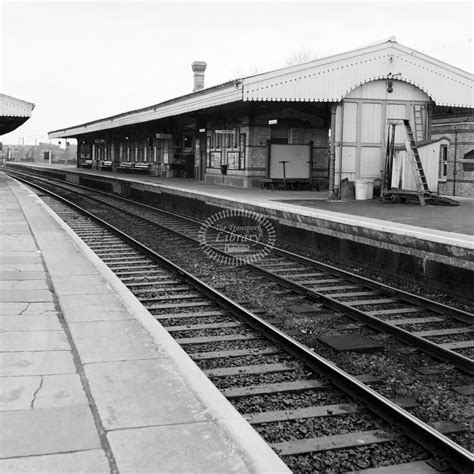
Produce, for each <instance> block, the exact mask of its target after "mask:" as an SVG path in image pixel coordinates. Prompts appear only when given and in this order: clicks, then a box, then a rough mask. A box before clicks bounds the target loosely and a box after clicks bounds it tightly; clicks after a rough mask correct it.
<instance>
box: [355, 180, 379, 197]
mask: <svg viewBox="0 0 474 474" xmlns="http://www.w3.org/2000/svg"><path fill="white" fill-rule="evenodd" d="M354 184H355V198H356V201H363V200H366V199H372V198H373V197H374V182H373V180H371V179H356V180H355V182H354Z"/></svg>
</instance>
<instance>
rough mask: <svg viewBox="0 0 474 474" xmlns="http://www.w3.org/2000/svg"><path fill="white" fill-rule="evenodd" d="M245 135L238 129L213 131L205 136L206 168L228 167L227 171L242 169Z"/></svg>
mask: <svg viewBox="0 0 474 474" xmlns="http://www.w3.org/2000/svg"><path fill="white" fill-rule="evenodd" d="M242 137H245V134H241V133H240V128H232V129H228V130H227V129H224V130H213V131H210V132H209V133H208V136H207V154H208V161H207V162H208V167H209V168H220V166H221V165H228V167H229V169H243V167H244V161H245V155H244V154H245V138H243V143H244V145H243V148H244V149H243V150H242V142H241V140H242Z"/></svg>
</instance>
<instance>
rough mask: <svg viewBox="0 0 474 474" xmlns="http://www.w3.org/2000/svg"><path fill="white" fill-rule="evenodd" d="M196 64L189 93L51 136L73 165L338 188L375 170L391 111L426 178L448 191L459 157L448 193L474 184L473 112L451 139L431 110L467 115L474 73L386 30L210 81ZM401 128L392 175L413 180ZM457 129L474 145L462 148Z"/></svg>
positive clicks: (403, 182)
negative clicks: (326, 52)
mask: <svg viewBox="0 0 474 474" xmlns="http://www.w3.org/2000/svg"><path fill="white" fill-rule="evenodd" d="M192 68H193V71H194V91H193V92H192V93H190V94H187V95H184V96H182V97H178V98H175V99H171V100H169V101H166V102H162V103H159V104H155V105H151V106H149V107H145V108H142V109H139V110H133V111H130V112H125V113H122V114H119V115H115V116H112V117H106V118H103V119H99V120H95V121H93V122H88V123H85V124H81V125H77V126H73V127H69V128H65V129H61V130H55V131H52V132H50V133H49V137H50V138H75V139H77V142H78V152H77V166H78V167H81V166H92V167H97V168H99V167H103V168H110V169H111V170H112V171H113V172H114V171H121V170H122V171H124V170H133V167H132V163H133V164H136V163H140V165H139V166H137V167H136V170H137V171H138V170H144V169H145V170H146V172H147V173H149V174H152V175H154V176H161V177H186V178H194V179H196V180H199V181H205V182H209V183H218V184H224V185H230V186H239V187H251V186H260V185H261V184H262V183H266V182H267V181H269V180H278V179H281V178H283V177H285V178H287V179H293V180H296V181H299V182H301V183H304V184H307V185H308V186H310V187H311V188H313V189H319V190H324V189H327V190H329V195H330V196H335V195H337V193H338V191H339V190H340V188H341V186H340V184H341V181H342V180H344V179H347V180H348V181H349V182H351V181H355V180H356V179H362V178H367V179H373V180H375V179H380V178H381V174H382V172H383V168H384V162H385V156H386V148H387V127H388V126H387V119H409V120H410V123H411V126H412V128H413V131H414V135H415V137H416V140H417V143H418V148H419V152H420V156H421V159H422V162H423V166H424V168H425V173H426V175H427V180H428V184H429V187H430V190H431V191H435V192H440V193H446V194H453V192H452V191H453V187H452V184H451V183H452V176H451V174H452V173H454V172H455V171H456V170H458V168H459V166H463V173H464V174H463V178H462V179H463V186H459V183H460V178H459V176H458V187H457V189H456V188H455V189H454V193H455V194H457V195H459V193H463V194H465V195H472V192H473V187H474V184H473V181H474V170H472V171H469V170H471V167H470V166H465V164H467V165H469V163H470V162H469V160H472V162H473V163H474V157H473V156H472V153H470V154H469V151H472V149H473V148H472V142H473V141H474V140H473V134H474V130H473V127H472V120H471V122H469V123H470V124H471V125H467V126H464V125H463V127H464V128H463V131H462V132H461V131H460V130H461V129H460V128H458V132H456V133H455V134H456V135H457V136H458V141H457V143H456V137H454V135H453V133H451V132H452V131H453V129H452V128H449V130H448V129H447V128H446V127H445V126H444V125H442V123H443V122H442V120H444V119H443V117H442V113H439V114H438V115H439V117H438V116H437V115H436V111H443V110H449V111H451V113H453V114H455V115H456V117H458V116H459V117H460V116H462V117H471V118H472V111H473V107H474V104H473V82H474V81H473V78H474V76H473V75H472V74H470V73H468V72H465V71H462V70H460V69H458V68H456V67H454V66H451V65H449V64H446V63H444V62H442V61H439V60H437V59H434V58H432V57H429V56H427V55H425V54H423V53H420V52H417V51H414V50H413V49H410V48H408V47H406V46H403V45H400V44H398V43H397V42H396V41H395V38H393V37H392V38H390V39H389V40H387V41H383V42H380V43H376V44H373V45H370V46H366V47H363V48H360V49H357V50H354V51H350V52H347V53H343V54H338V55H335V56H331V57H327V58H322V59H317V60H314V61H311V62H308V63H304V64H298V65H294V66H290V67H286V68H283V69H278V70H275V71H270V72H267V73H263V74H258V75H254V76H249V77H244V78H239V79H236V80H232V81H229V82H226V83H224V84H220V85H217V86H214V87H209V88H204V74H205V69H206V64H205V63H203V62H195V63H193V65H192ZM466 123H467V122H466ZM398 132H400V133H398ZM401 132H402V131H401V130H400V131H397V136H396V142H397V143H396V144H397V146H396V149H397V151H396V153H397V160H396V161H397V172H396V173H395V175H394V177H393V181H394V182H392V185H394V186H396V187H403V188H404V189H412V188H413V186H414V178H413V174H412V168H411V166H410V165H409V163H407V159H406V155H407V152H406V150H405V149H404V147H403V142H404V140H403V137H402V134H401ZM461 134H462V135H463V138H462V140H461V138H460V136H461ZM461 141H462V143H471V145H466V146H467V148H469V146H471V150H467V149H464V148H463V149H462V151H461V148H460V147H461V145H460V143H461ZM463 146H464V145H463ZM455 147H457V150H456V153H455V152H454V148H455ZM461 153H463V155H462V156H463V158H462V160H464V161H461V160H460V156H461V155H460V154H461ZM456 157H457V158H456ZM456 159H457V160H458V162H457V164H456V165H454V163H453V161H454V160H456ZM143 164H145V166H144V165H143ZM395 181H396V182H395Z"/></svg>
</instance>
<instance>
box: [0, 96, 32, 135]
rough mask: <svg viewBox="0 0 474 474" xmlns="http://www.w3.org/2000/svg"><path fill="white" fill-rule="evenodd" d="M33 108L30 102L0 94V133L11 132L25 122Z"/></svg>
mask: <svg viewBox="0 0 474 474" xmlns="http://www.w3.org/2000/svg"><path fill="white" fill-rule="evenodd" d="M34 108H35V104H32V103H31V102H26V101H24V100H21V99H17V98H15V97H11V96H9V95H6V94H0V135H5V134H6V133H10V132H13V130H16V129H17V128H18V127H19V126H20V125H22V124H23V123H25V122H26V121H27V120H28V119H29V118H30V117H31V114H32V112H33V109H34Z"/></svg>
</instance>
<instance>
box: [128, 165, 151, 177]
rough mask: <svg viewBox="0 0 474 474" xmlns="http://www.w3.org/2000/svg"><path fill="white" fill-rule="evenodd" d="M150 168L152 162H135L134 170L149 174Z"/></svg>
mask: <svg viewBox="0 0 474 474" xmlns="http://www.w3.org/2000/svg"><path fill="white" fill-rule="evenodd" d="M149 169H150V163H135V164H134V166H133V169H132V171H136V172H138V173H146V174H148V170H149Z"/></svg>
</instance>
